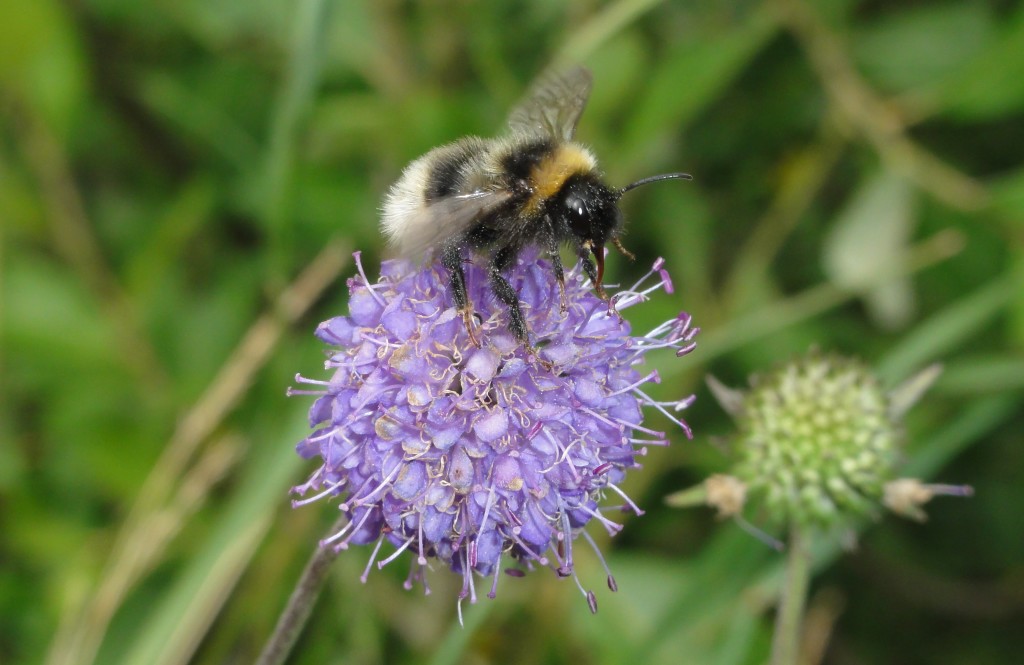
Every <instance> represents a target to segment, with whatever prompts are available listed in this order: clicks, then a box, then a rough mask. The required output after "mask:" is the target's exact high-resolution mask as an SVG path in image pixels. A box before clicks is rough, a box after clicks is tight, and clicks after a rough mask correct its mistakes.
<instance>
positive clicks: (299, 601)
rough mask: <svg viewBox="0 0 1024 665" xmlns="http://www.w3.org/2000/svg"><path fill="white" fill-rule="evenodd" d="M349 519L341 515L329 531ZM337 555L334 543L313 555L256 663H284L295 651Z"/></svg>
mask: <svg viewBox="0 0 1024 665" xmlns="http://www.w3.org/2000/svg"><path fill="white" fill-rule="evenodd" d="M347 521H348V519H347V518H346V517H342V518H340V519H339V520H338V521H337V522H335V524H334V525H333V526H331V529H330V530H329V531H328V532H327V533H328V534H332V533H335V532H337V530H338V529H340V528H341V527H343V526H344V525H345V523H346V522H347ZM337 556H338V553H337V552H335V551H334V548H333V547H331V546H327V547H319V546H318V547H317V548H316V550H315V551H314V552H313V556H311V557H310V558H309V562H308V563H307V564H306V569H305V570H303V571H302V577H300V578H299V583H298V584H297V585H296V586H295V590H294V591H292V595H291V597H290V598H289V599H288V605H287V606H286V607H285V608H284V611H283V612H281V616H280V617H279V618H278V620H277V625H276V626H274V634H273V635H271V636H270V639H269V640H267V643H266V644H265V645H264V646H263V651H262V652H261V653H260V657H259V659H258V660H257V661H256V665H281V664H282V663H284V661H285V659H286V658H287V657H288V654H289V653H291V650H292V647H294V646H295V640H297V639H298V638H299V634H300V633H301V632H302V629H303V627H305V625H306V621H308V620H309V615H310V614H312V612H313V606H314V605H315V604H316V599H317V597H318V596H319V595H320V589H322V588H323V586H324V582H326V581H327V571H328V570H329V569H330V567H331V563H332V562H333V561H334V559H335V558H337Z"/></svg>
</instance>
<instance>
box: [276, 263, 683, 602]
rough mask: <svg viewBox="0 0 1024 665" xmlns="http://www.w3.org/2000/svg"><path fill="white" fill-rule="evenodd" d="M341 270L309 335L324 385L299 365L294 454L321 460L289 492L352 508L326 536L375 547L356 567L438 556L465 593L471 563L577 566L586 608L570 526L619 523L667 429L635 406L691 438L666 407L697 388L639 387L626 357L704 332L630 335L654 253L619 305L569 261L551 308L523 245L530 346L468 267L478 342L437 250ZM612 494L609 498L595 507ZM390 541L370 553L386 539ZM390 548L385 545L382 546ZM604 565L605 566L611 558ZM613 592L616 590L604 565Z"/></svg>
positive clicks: (676, 329) (515, 571) (549, 294)
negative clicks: (353, 272)
mask: <svg viewBox="0 0 1024 665" xmlns="http://www.w3.org/2000/svg"><path fill="white" fill-rule="evenodd" d="M356 261H357V265H358V277H355V278H352V279H351V280H349V292H350V299H349V314H348V316H339V317H336V318H333V319H330V320H328V321H325V322H324V323H322V324H321V325H320V326H319V328H318V329H317V336H318V337H319V338H320V339H321V340H322V341H323V342H325V343H326V344H328V345H330V346H331V347H334V348H333V350H332V351H331V352H330V355H329V358H328V360H327V363H326V367H327V369H328V370H330V371H331V372H332V374H331V376H330V378H329V379H328V380H327V381H320V380H313V379H307V378H303V377H297V379H296V380H297V382H299V383H302V384H308V385H310V386H311V389H310V390H302V391H299V390H296V391H292V394H299V393H301V394H316V395H318V397H317V399H316V401H315V402H314V404H313V405H312V407H311V408H310V414H309V420H310V425H311V427H313V428H314V431H313V432H312V434H310V435H309V436H308V437H306V438H305V439H304V440H303V441H301V442H300V443H299V444H298V446H297V450H298V452H299V454H300V455H302V456H303V457H305V458H307V459H312V458H319V459H320V461H321V465H320V467H319V468H318V469H317V470H316V471H315V472H314V473H313V474H312V476H311V477H310V478H309V480H308V481H307V482H306V483H304V484H303V485H300V486H298V487H296V488H294V489H293V491H294V493H296V494H299V495H303V496H304V497H305V498H303V499H301V500H296V501H295V502H294V503H295V504H296V505H304V504H307V503H310V502H313V501H316V500H327V499H335V500H337V501H339V504H338V508H339V509H340V510H341V511H342V512H343V513H344V514H345V515H346V516H347V517H348V518H349V519H348V523H347V524H346V525H345V526H344V527H343V528H342V529H341V530H339V531H338V532H337V533H334V534H332V535H331V536H329V537H328V538H326V539H325V540H324V541H323V542H322V546H325V547H333V548H334V549H335V550H342V549H346V548H348V547H349V546H350V545H363V544H373V549H372V553H371V554H370V560H369V563H368V564H367V567H366V571H367V572H366V573H364V575H363V577H362V579H363V580H364V581H365V579H366V575H367V573H368V572H369V570H370V569H371V568H372V566H373V564H374V563H375V562H376V563H377V567H378V568H381V567H383V566H384V565H387V564H388V563H390V562H392V561H394V560H396V559H397V558H399V556H400V555H401V553H403V552H404V551H405V550H409V551H410V552H411V553H412V554H413V556H411V557H410V558H411V568H410V572H409V576H408V578H407V580H406V587H407V588H408V587H411V586H412V584H413V583H414V582H420V583H422V584H423V585H424V588H425V589H427V590H428V592H429V587H427V581H426V579H425V572H426V567H427V563H428V561H429V560H430V559H437V560H440V561H442V562H444V564H445V565H446V566H448V567H449V568H450V569H451V570H453V571H454V572H456V573H458V574H460V575H461V576H462V580H463V583H462V591H461V593H460V595H459V598H460V600H461V599H462V598H467V597H468V598H469V599H470V601H471V602H473V601H475V600H476V580H475V576H477V575H481V576H489V577H490V578H491V588H490V591H489V592H488V594H487V595H488V596H490V597H494V595H495V594H496V591H497V584H498V579H499V573H500V572H501V571H502V570H503V568H505V567H506V566H511V567H508V568H507V569H506V573H507V574H509V575H511V576H513V577H516V576H520V575H521V574H522V573H523V572H524V571H523V568H526V569H530V568H533V567H537V566H543V567H550V568H551V569H552V570H554V571H555V572H556V574H557V575H559V576H562V577H567V576H571V577H572V578H573V579H574V580H575V583H576V585H577V587H578V588H579V589H580V592H581V593H582V594H583V596H584V598H585V599H586V600H587V603H588V606H589V607H590V608H591V609H592V610H596V607H597V600H596V597H595V596H594V594H593V592H592V591H588V590H586V589H584V588H583V586H582V584H581V583H580V582H579V580H578V579H577V578H576V573H575V566H574V556H575V555H574V552H573V548H572V543H573V540H574V539H575V538H576V537H577V536H579V535H580V534H582V536H583V537H584V540H585V541H586V542H587V543H588V545H589V546H591V547H592V549H593V550H594V551H595V552H596V553H597V556H598V559H599V561H601V563H602V565H604V564H605V562H604V559H603V557H602V556H601V554H600V552H599V551H598V550H597V546H596V544H595V543H594V541H593V539H592V538H591V537H590V536H589V534H587V533H586V532H585V531H584V530H583V529H584V527H585V526H586V525H587V524H588V523H589V522H590V521H591V520H595V521H597V522H598V523H599V524H600V525H601V526H603V527H604V528H605V529H606V531H607V532H608V533H609V534H612V535H614V534H615V533H617V532H618V531H619V530H620V529H621V525H620V524H618V523H616V522H614V521H613V520H612V519H610V518H609V517H608V516H607V515H606V514H605V513H611V512H613V511H616V510H622V509H628V510H630V511H632V512H635V513H636V514H642V511H641V510H640V508H639V507H638V506H637V505H636V504H635V503H634V502H633V501H632V500H631V499H630V498H629V497H628V496H627V495H626V494H625V493H624V492H623V491H622V490H621V489H620V488H619V484H620V483H621V481H622V479H623V478H624V476H625V474H626V472H627V471H628V470H630V469H633V468H636V467H638V466H639V464H638V462H637V458H638V457H640V456H642V455H645V454H646V453H647V448H646V447H647V446H649V445H666V444H667V442H668V436H667V434H666V433H665V432H662V431H658V430H655V429H652V428H650V427H647V426H645V425H643V424H642V422H643V409H644V407H650V408H653V409H655V410H657V411H659V412H661V413H662V414H664V415H665V416H666V417H667V418H668V419H669V421H670V422H672V423H674V424H675V425H676V426H678V427H679V428H680V429H681V431H682V432H683V433H684V434H685V435H686V436H687V437H690V436H691V432H690V429H689V427H688V426H687V424H686V423H685V421H683V420H682V419H681V418H680V417H679V415H678V413H679V411H681V410H682V409H685V408H686V407H687V406H688V405H689V404H690V403H691V402H692V397H687V398H685V399H681V400H676V401H668V402H665V401H657V400H655V399H653V398H652V397H651V396H650V395H649V394H648V393H647V392H646V391H645V389H644V388H645V385H646V384H649V383H657V382H658V381H659V376H658V373H657V372H656V371H648V372H646V373H641V372H640V371H639V370H638V369H637V366H638V365H641V364H642V363H644V362H645V360H646V359H647V354H648V353H649V352H652V351H658V350H660V349H671V350H673V351H675V352H676V354H677V355H685V354H686V353H688V352H689V351H690V350H692V349H693V347H694V343H695V342H694V337H695V336H696V334H697V332H698V330H699V329H698V328H696V327H694V326H693V325H692V321H691V319H690V316H689V315H688V314H685V313H681V314H680V315H679V316H677V317H675V318H673V319H671V320H669V321H666V322H665V323H663V324H661V325H659V326H657V327H655V328H654V329H653V330H651V331H650V332H648V333H646V334H644V335H633V334H631V330H630V325H629V323H628V322H627V321H625V320H624V319H622V318H621V317H620V316H619V315H618V313H617V312H621V311H623V310H626V309H628V308H629V307H632V306H634V305H637V304H639V303H642V302H643V301H645V300H647V299H648V298H649V297H650V295H651V294H652V293H653V292H655V291H657V290H659V289H660V290H664V291H669V292H670V291H671V288H672V283H671V281H670V279H669V277H668V273H667V272H666V271H665V269H664V265H663V264H664V262H663V261H662V260H660V259H659V261H658V262H657V263H656V264H655V266H654V267H653V268H652V270H651V271H650V272H649V273H648V274H647V275H646V276H645V277H644V278H643V279H641V280H640V281H638V282H637V283H636V284H635V285H633V286H632V287H630V288H628V289H623V290H620V291H618V292H617V293H616V294H614V296H613V298H614V310H612V309H610V308H609V305H608V303H607V302H605V301H603V300H601V299H600V298H598V297H597V296H596V295H595V294H594V293H593V291H592V288H591V285H590V284H589V282H587V281H586V280H585V279H584V278H583V276H582V275H581V274H580V272H579V271H578V270H573V271H570V272H569V273H568V274H567V275H566V284H565V291H566V303H567V304H568V307H567V309H566V310H565V311H564V312H563V311H561V309H560V308H559V307H557V306H554V307H552V305H551V304H552V303H558V302H559V300H560V293H559V287H558V284H557V282H556V281H555V278H554V274H553V272H552V270H551V268H550V266H549V265H547V264H546V262H545V261H543V260H541V259H539V258H538V256H537V254H536V252H535V251H534V252H524V253H523V255H522V256H521V257H520V260H519V264H518V265H517V266H515V267H513V269H512V270H511V271H510V275H509V276H510V282H511V283H512V285H513V287H514V288H515V289H516V292H517V293H518V294H519V298H520V300H521V303H522V309H523V313H524V315H525V318H526V323H527V326H528V329H529V330H530V332H531V335H532V339H531V341H532V342H533V343H534V345H535V347H536V348H537V349H540V350H539V352H537V354H536V355H538V356H539V357H534V354H533V352H532V351H527V350H526V349H524V348H523V346H522V345H521V344H519V343H518V341H517V340H516V339H515V337H514V336H513V335H512V334H511V333H510V332H509V330H508V328H507V323H506V320H507V314H506V311H505V309H504V307H503V306H502V305H501V304H500V303H498V302H496V299H494V298H493V297H492V296H491V294H490V292H489V286H488V285H487V282H488V280H487V278H486V275H485V273H484V272H483V270H481V269H480V268H478V267H476V266H474V265H467V266H466V281H467V287H468V289H469V292H470V293H469V295H470V300H471V302H473V303H476V307H477V315H478V326H479V327H478V330H477V331H476V336H477V338H478V340H479V341H480V347H479V348H478V347H477V346H475V345H474V344H473V343H472V341H471V340H470V339H469V337H468V333H467V331H466V327H465V324H464V322H463V319H462V317H461V316H459V315H458V312H457V311H456V310H455V307H454V303H453V301H452V299H451V297H450V296H449V294H448V293H447V288H446V285H447V283H448V277H447V274H446V273H445V272H444V270H443V268H441V267H440V266H438V265H436V264H428V265H425V266H423V267H420V268H416V267H414V266H413V265H411V264H410V263H408V262H402V261H387V262H385V263H384V264H383V265H382V267H381V277H380V280H379V281H378V282H376V283H373V284H371V283H370V282H369V281H368V279H367V278H366V275H365V272H364V270H363V267H362V264H361V263H360V262H359V256H358V254H357V255H356ZM606 497H615V498H616V499H618V500H619V505H616V506H602V505H601V503H602V502H603V501H604V499H605V498H606ZM384 544H389V545H390V546H391V547H393V548H394V551H393V552H391V553H390V554H387V556H386V557H385V558H383V559H381V560H380V561H377V557H378V555H380V554H381V550H382V545H384ZM384 549H385V550H386V549H387V548H384ZM605 568H606V570H607V565H605ZM608 585H609V588H611V589H612V590H615V589H616V588H617V585H616V583H615V580H614V577H612V575H611V573H610V572H608Z"/></svg>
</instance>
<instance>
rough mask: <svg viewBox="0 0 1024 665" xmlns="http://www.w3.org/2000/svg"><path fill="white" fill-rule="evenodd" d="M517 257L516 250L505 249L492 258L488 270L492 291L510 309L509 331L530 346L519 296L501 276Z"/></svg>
mask: <svg viewBox="0 0 1024 665" xmlns="http://www.w3.org/2000/svg"><path fill="white" fill-rule="evenodd" d="M515 256H516V253H515V251H514V250H512V249H510V248H508V247H503V248H501V249H499V250H498V251H496V252H495V253H494V256H492V257H491V265H490V266H489V267H488V268H487V270H488V272H489V273H490V276H491V290H492V291H494V295H495V296H497V298H498V300H500V301H501V302H503V303H505V306H506V307H508V328H509V330H510V331H512V334H513V335H515V336H516V339H518V340H519V341H520V342H522V343H523V344H529V339H528V337H527V333H526V320H525V319H523V310H522V309H520V308H519V294H518V293H516V290H515V289H513V288H512V285H511V284H509V283H508V280H507V279H505V278H504V277H502V275H501V273H502V271H503V270H505V269H506V268H508V267H509V266H510V265H512V261H513V260H515Z"/></svg>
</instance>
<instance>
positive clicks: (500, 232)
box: [382, 135, 597, 256]
mask: <svg viewBox="0 0 1024 665" xmlns="http://www.w3.org/2000/svg"><path fill="white" fill-rule="evenodd" d="M596 172H597V160H596V159H594V156H593V155H592V154H591V153H590V152H589V151H588V150H587V149H586V148H584V147H583V146H581V145H579V144H577V143H574V142H559V141H555V140H552V139H550V138H547V137H537V136H529V135H513V136H509V137H504V138H498V139H483V138H479V137H476V136H468V137H465V138H462V139H460V140H458V141H455V142H454V143H449V144H448V145H444V146H441V147H439V148H435V149H434V150H431V151H430V152H428V153H427V154H426V155H424V156H422V157H420V158H419V159H417V160H415V161H413V162H412V163H411V164H409V166H408V167H406V169H405V171H404V172H403V173H402V177H401V178H400V179H399V180H398V182H396V183H395V185H394V186H393V187H392V188H391V191H390V192H389V194H388V196H387V198H386V199H385V201H384V209H383V222H382V226H383V229H384V233H385V235H386V236H387V237H388V239H389V240H390V242H391V244H392V246H394V247H396V248H397V249H398V251H399V252H400V253H401V254H403V255H405V256H413V255H416V254H417V253H419V252H420V251H423V250H425V249H428V248H433V247H438V246H440V245H443V244H444V242H445V241H446V240H447V241H451V240H456V241H457V242H461V243H462V244H465V245H466V246H468V247H470V248H472V249H474V250H485V249H489V248H492V247H497V246H500V245H505V244H509V245H516V246H518V247H520V248H521V247H522V246H524V245H525V244H529V243H530V242H532V241H535V240H537V239H538V238H539V236H542V235H543V234H544V233H545V232H546V231H547V229H545V228H544V226H545V225H546V224H547V223H548V222H547V221H546V219H545V214H546V212H547V211H546V210H545V207H546V206H545V204H546V203H547V202H548V201H549V200H550V198H551V197H552V196H553V195H555V194H557V193H558V191H559V190H560V189H561V188H562V186H563V185H564V184H565V182H566V180H568V179H569V178H571V177H587V176H596ZM481 192H489V193H491V197H490V200H489V201H488V206H487V207H486V209H482V210H481V211H480V212H479V214H478V215H475V216H474V218H473V219H472V220H471V222H470V223H469V224H466V225H465V228H460V229H458V231H459V232H458V233H456V234H451V233H450V232H449V228H448V227H447V226H446V223H445V220H439V219H437V217H436V215H430V214H424V213H426V212H427V211H428V210H429V209H430V208H431V206H436V205H443V204H444V202H445V201H446V200H451V201H458V200H460V197H463V198H467V197H468V198H470V199H471V198H472V197H473V196H474V195H477V194H479V193H481ZM552 230H554V229H552ZM561 231H562V232H561V233H557V235H559V236H564V235H565V230H564V229H562V230H561Z"/></svg>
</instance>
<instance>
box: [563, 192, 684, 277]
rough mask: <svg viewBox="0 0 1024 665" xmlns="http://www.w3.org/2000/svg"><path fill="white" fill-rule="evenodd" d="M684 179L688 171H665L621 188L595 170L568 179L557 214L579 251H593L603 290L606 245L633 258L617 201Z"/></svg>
mask: <svg viewBox="0 0 1024 665" xmlns="http://www.w3.org/2000/svg"><path fill="white" fill-rule="evenodd" d="M673 178H683V179H686V180H690V179H691V176H690V175H689V174H687V173H666V174H663V175H656V176H651V177H650V178H644V179H642V180H637V181H636V182H634V183H631V184H629V185H626V186H625V187H623V188H622V189H612V188H611V187H608V186H607V185H605V184H604V183H603V182H601V180H600V179H599V178H598V177H597V176H596V175H594V174H592V173H585V174H577V175H574V176H572V177H570V178H569V179H568V180H566V182H565V185H564V186H563V187H562V190H561V192H559V196H558V200H557V202H556V204H555V210H554V214H555V215H556V216H557V217H560V218H561V220H562V221H563V222H564V224H565V228H566V230H567V231H568V234H569V236H570V239H571V240H572V242H573V244H574V245H575V246H576V249H577V251H579V252H582V253H585V252H588V251H589V252H591V253H592V254H593V255H594V262H595V263H596V264H597V283H596V284H595V285H594V286H595V287H597V289H598V290H599V291H600V289H601V280H602V279H603V278H604V247H605V244H606V243H608V242H611V243H612V244H614V245H615V246H616V247H617V248H618V249H619V251H621V252H622V253H623V254H625V255H627V256H629V257H630V258H633V255H632V254H630V253H629V252H628V251H627V250H626V248H625V247H623V246H622V244H621V243H620V242H619V234H620V232H621V231H622V212H621V211H620V210H619V206H618V202H619V199H620V198H621V197H622V195H623V194H625V193H626V192H628V191H629V190H631V189H633V188H635V187H639V186H640V185H646V184H648V183H651V182H657V181H659V180H668V179H673Z"/></svg>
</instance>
